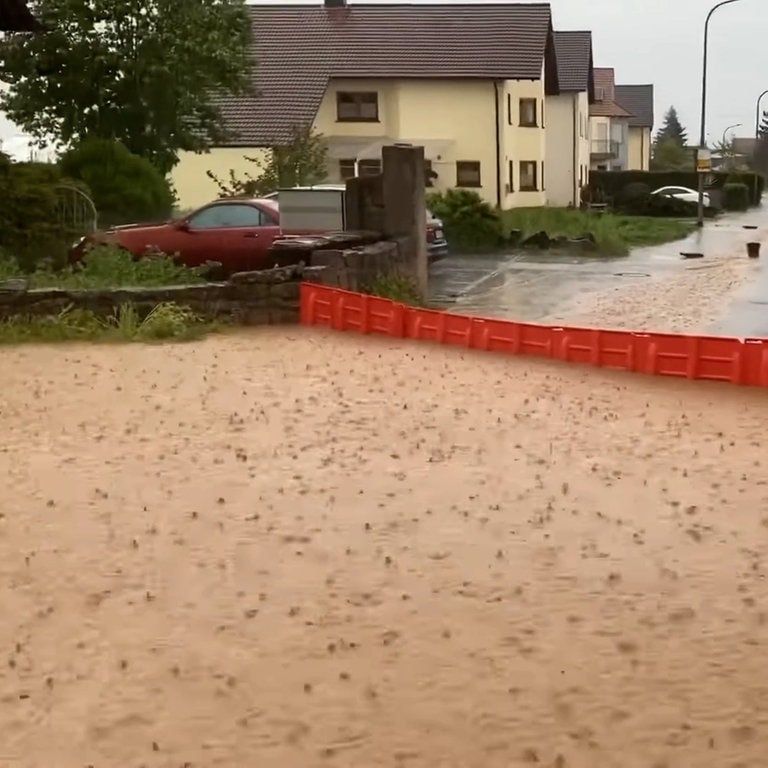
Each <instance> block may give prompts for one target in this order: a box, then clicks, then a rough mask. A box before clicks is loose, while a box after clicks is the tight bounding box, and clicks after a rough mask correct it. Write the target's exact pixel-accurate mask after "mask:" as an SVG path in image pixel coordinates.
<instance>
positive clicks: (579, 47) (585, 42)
mask: <svg viewBox="0 0 768 768" xmlns="http://www.w3.org/2000/svg"><path fill="white" fill-rule="evenodd" d="M554 39H555V51H556V52H557V74H558V80H559V83H560V90H561V91H579V92H581V91H585V92H587V93H589V94H590V97H592V96H593V94H592V91H593V90H594V77H593V74H592V33H591V32H570V31H566V32H563V31H556V32H555V33H554Z"/></svg>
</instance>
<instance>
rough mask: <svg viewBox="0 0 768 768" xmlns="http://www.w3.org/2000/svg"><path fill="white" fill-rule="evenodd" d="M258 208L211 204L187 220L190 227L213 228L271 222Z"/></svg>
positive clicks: (257, 225)
mask: <svg viewBox="0 0 768 768" xmlns="http://www.w3.org/2000/svg"><path fill="white" fill-rule="evenodd" d="M271 223H272V222H271V221H270V220H269V217H268V216H265V215H264V214H263V213H262V212H261V211H260V210H259V209H258V208H256V207H254V206H252V205H239V204H232V203H227V204H224V205H211V206H209V207H208V208H204V209H203V210H202V211H200V213H196V214H195V215H194V216H192V218H191V219H190V220H189V226H190V227H191V228H192V229H213V228H218V227H263V226H266V225H269V224H271Z"/></svg>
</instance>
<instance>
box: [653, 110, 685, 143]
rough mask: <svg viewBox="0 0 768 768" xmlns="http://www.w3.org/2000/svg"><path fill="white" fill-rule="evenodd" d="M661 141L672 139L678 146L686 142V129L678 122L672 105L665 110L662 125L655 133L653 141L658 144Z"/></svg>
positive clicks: (678, 119)
mask: <svg viewBox="0 0 768 768" xmlns="http://www.w3.org/2000/svg"><path fill="white" fill-rule="evenodd" d="M663 141H674V142H675V143H676V144H677V145H678V146H680V147H684V146H686V145H687V144H688V134H687V131H686V130H685V128H683V126H682V124H681V123H680V118H678V116H677V110H676V109H675V108H674V107H670V108H669V109H668V110H667V112H666V114H665V115H664V125H662V127H661V128H659V131H658V133H657V134H656V139H655V143H656V144H659V143H661V142H663Z"/></svg>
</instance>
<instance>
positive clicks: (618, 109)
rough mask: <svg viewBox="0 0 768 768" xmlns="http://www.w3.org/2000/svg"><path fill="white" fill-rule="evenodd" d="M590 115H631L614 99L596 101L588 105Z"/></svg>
mask: <svg viewBox="0 0 768 768" xmlns="http://www.w3.org/2000/svg"><path fill="white" fill-rule="evenodd" d="M589 115H590V117H632V113H631V112H627V110H626V109H624V107H622V106H621V104H617V103H616V102H615V101H596V102H595V103H594V104H590V105H589Z"/></svg>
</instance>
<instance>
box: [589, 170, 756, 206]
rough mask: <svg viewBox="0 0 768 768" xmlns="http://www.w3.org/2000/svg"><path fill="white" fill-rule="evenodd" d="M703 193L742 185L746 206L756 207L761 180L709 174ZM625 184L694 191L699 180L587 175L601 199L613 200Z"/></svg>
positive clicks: (672, 174)
mask: <svg viewBox="0 0 768 768" xmlns="http://www.w3.org/2000/svg"><path fill="white" fill-rule="evenodd" d="M706 179H707V189H716V190H721V189H722V188H723V187H724V186H725V185H726V184H745V185H746V186H747V189H749V201H750V205H759V204H760V198H761V197H762V194H763V189H764V187H765V179H764V178H763V177H762V176H760V175H759V174H756V173H710V174H707V177H706ZM629 184H646V185H648V186H649V187H650V188H651V191H653V190H655V189H659V187H688V188H689V189H697V187H698V185H699V176H698V174H697V173H695V172H692V171H691V172H689V171H591V172H590V174H589V187H590V190H591V192H592V194H593V195H594V194H595V193H596V192H597V191H598V190H600V191H601V193H602V195H603V196H604V197H608V198H614V199H615V198H616V197H617V196H618V195H620V193H621V192H622V190H623V189H624V188H625V187H627V186H628V185H629Z"/></svg>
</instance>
